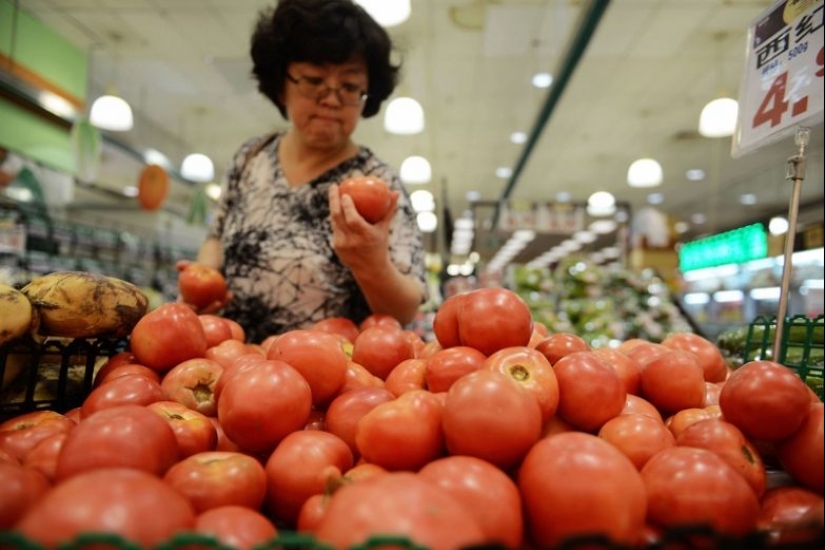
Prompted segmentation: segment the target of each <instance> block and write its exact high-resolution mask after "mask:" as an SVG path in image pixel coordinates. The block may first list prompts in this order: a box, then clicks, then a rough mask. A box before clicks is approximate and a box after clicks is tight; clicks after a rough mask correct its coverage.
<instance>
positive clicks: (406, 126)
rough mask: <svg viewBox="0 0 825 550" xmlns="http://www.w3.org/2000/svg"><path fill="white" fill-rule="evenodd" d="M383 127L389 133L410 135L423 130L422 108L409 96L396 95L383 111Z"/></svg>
mask: <svg viewBox="0 0 825 550" xmlns="http://www.w3.org/2000/svg"><path fill="white" fill-rule="evenodd" d="M384 129H385V130H386V131H388V132H390V133H391V134H400V135H411V134H418V133H421V132H422V131H423V130H424V109H423V108H422V107H421V104H420V103H418V102H417V101H416V100H414V99H413V98H411V97H397V98H395V99H393V100H392V101H390V103H389V104H388V105H387V110H386V111H385V112H384Z"/></svg>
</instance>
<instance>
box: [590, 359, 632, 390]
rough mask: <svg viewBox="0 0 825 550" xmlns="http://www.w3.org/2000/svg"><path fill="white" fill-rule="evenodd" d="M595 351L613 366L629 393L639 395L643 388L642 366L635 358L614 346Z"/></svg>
mask: <svg viewBox="0 0 825 550" xmlns="http://www.w3.org/2000/svg"><path fill="white" fill-rule="evenodd" d="M593 353H595V354H596V355H598V356H599V357H601V358H602V359H604V362H605V363H607V364H608V365H610V366H611V367H613V370H615V371H616V374H618V375H619V378H621V379H622V382H624V388H625V390H626V391H627V393H628V394H632V395H639V394H640V393H641V388H642V366H641V365H640V364H639V363H638V361H636V360H635V359H631V358H630V357H628V356H627V355H625V354H624V353H622V352H620V351H618V350H615V349H612V348H599V349H595V350H593Z"/></svg>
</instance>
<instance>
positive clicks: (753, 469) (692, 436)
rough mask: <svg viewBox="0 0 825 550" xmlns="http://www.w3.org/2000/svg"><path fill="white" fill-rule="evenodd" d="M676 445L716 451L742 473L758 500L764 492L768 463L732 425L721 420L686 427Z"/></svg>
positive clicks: (700, 422)
mask: <svg viewBox="0 0 825 550" xmlns="http://www.w3.org/2000/svg"><path fill="white" fill-rule="evenodd" d="M676 444H677V445H679V446H682V447H698V448H700V449H707V450H709V451H713V452H714V453H716V454H718V455H719V456H720V457H722V459H724V461H725V462H727V463H728V464H730V465H731V466H733V467H734V468H735V469H736V471H737V472H739V473H740V474H742V477H744V478H745V481H747V482H748V484H749V485H750V486H751V489H753V492H754V493H755V494H756V496H757V497H760V496H762V493H764V492H765V485H766V483H767V475H766V473H765V464H764V463H763V462H762V458H761V457H760V456H759V452H758V451H757V450H756V447H754V446H753V443H751V442H750V441H748V440H747V438H746V437H745V436H744V434H743V433H742V432H741V431H739V428H737V427H736V426H734V425H733V424H731V423H729V422H725V421H724V420H721V419H708V420H700V421H699V422H696V423H695V424H692V425H690V426H688V427H687V428H685V430H684V431H683V432H682V433H680V434H679V437H677V438H676Z"/></svg>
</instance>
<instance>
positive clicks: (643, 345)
mask: <svg viewBox="0 0 825 550" xmlns="http://www.w3.org/2000/svg"><path fill="white" fill-rule="evenodd" d="M618 350H619V352H621V353H624V354H625V355H627V356H628V357H630V358H631V359H633V360H634V361H636V362H637V363H639V366H640V367H642V368H643V369H644V368H645V367H646V366H647V364H648V362H650V360H651V359H654V358H655V357H657V356H659V355H661V354H663V353H665V352H668V351H672V350H671V349H670V348H668V347H665V346H663V345H662V344H657V343H655V342H648V341H645V340H636V339H634V340H630V341H628V342H625V343H623V344H621V345H620V346H619V348H618Z"/></svg>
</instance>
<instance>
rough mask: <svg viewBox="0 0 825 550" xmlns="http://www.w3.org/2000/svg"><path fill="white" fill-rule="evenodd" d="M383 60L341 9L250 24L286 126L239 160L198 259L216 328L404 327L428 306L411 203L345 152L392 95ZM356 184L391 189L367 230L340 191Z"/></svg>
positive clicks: (380, 165) (284, 9)
mask: <svg viewBox="0 0 825 550" xmlns="http://www.w3.org/2000/svg"><path fill="white" fill-rule="evenodd" d="M392 49H393V47H392V43H391V40H390V37H389V36H388V34H387V33H386V31H385V30H384V29H383V28H382V27H380V26H379V25H378V24H377V23H376V22H375V21H374V20H373V19H372V18H371V17H370V16H369V15H368V14H367V13H366V12H365V11H364V10H363V9H362V8H361V7H360V6H358V5H357V4H355V3H353V2H352V1H351V0H281V1H280V2H279V3H278V5H277V6H276V7H275V8H274V9H269V10H264V11H262V12H261V13H260V14H259V19H258V22H257V25H256V27H255V30H254V32H253V35H252V40H251V55H252V61H253V73H254V75H255V77H256V79H257V81H258V89H259V90H260V91H261V92H262V93H263V94H264V95H265V96H266V97H267V98H268V99H270V100H271V101H272V102H273V103H274V104H275V106H276V107H277V108H278V111H280V113H281V115H282V116H283V117H284V118H285V119H287V120H290V121H291V127H290V128H289V129H288V130H287V131H285V132H282V133H275V134H271V135H265V136H259V137H255V138H253V139H250V140H248V141H247V142H246V143H244V144H243V145H242V146H241V147H240V149H239V150H238V151H237V153H236V154H235V156H234V159H233V162H232V164H231V166H230V168H229V170H228V174H227V180H226V182H225V185H224V189H223V193H222V194H221V198H220V201H219V203H218V205H217V210H216V213H215V218H214V221H213V223H212V225H211V227H210V230H209V233H208V236H207V238H206V240H205V242H204V243H203V245H202V246H201V248H200V250H199V252H198V255H197V260H196V261H198V262H200V263H204V264H207V265H211V266H213V267H217V268H220V269H221V270H222V272H223V273H224V275H225V276H226V278H227V281H228V284H229V292H228V294H227V299H226V300H225V301H224V303H222V304H219V305H220V306H222V307H223V311H222V315H224V316H226V317H229V318H231V319H234V320H236V321H238V322H239V323H240V324H241V325H242V326H243V327H244V329H245V331H246V334H247V339H248V340H249V341H252V342H260V341H262V340H263V339H264V338H266V337H267V336H269V335H272V334H280V333H282V332H285V331H287V330H291V329H296V328H306V327H308V326H310V325H312V324H313V323H315V322H317V321H319V320H321V319H324V318H327V317H336V316H342V317H348V318H350V319H352V320H353V321H355V322H356V323H358V322H360V321H361V320H363V319H364V318H366V317H367V316H368V315H369V314H371V313H386V314H390V315H392V316H393V317H395V318H396V319H398V320H399V321H400V322H401V323H402V324H406V323H408V322H409V321H410V320H412V318H413V316H414V315H415V313H416V311H417V310H418V307H419V306H420V304H421V303H422V302H423V301H424V299H425V297H426V292H427V291H426V279H425V266H424V251H423V246H422V239H421V234H420V232H419V230H418V227H417V224H416V220H415V214H414V211H413V210H412V207H411V205H410V201H409V197H408V196H407V194H406V192H405V190H404V188H403V187H402V185H401V182H400V180H399V178H398V176H397V175H396V173H395V172H394V171H393V169H392V168H391V167H390V166H389V165H387V164H386V163H384V162H383V161H382V160H381V159H379V158H378V157H376V156H375V155H374V154H373V153H372V152H371V151H370V150H369V149H367V148H366V147H363V146H360V145H358V144H356V143H355V142H353V140H352V133H353V132H354V131H355V129H356V127H357V125H358V122H359V121H360V119H361V117H362V116H363V117H371V116H373V115H375V114H376V113H378V111H379V109H380V106H381V103H382V102H383V101H384V100H385V99H386V98H387V97H388V96H389V95H390V94H391V93H392V91H393V89H394V88H395V85H396V82H397V76H398V71H399V66H398V65H394V64H393V62H392V61H391V59H390V55H391V51H392ZM359 175H369V176H374V177H378V178H381V179H382V180H384V181H385V182H387V183H388V184H389V185H390V187H391V189H393V190H394V191H393V196H394V199H393V207H392V208H391V209H390V212H389V213H388V214H387V216H386V217H385V218H384V219H383V220H380V221H379V222H377V223H376V224H375V225H372V224H369V223H367V222H366V221H365V220H364V219H363V218H362V217H361V216H360V215H359V214H358V213H357V211H356V209H355V206H354V204H353V202H352V200H351V199H350V197H348V196H342V195H341V194H340V193H339V191H338V184H339V183H341V182H342V181H343V180H345V179H346V178H348V177H351V176H359ZM185 265H186V262H180V263H179V269H182V268H184V267H185ZM210 309H214V308H210Z"/></svg>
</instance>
